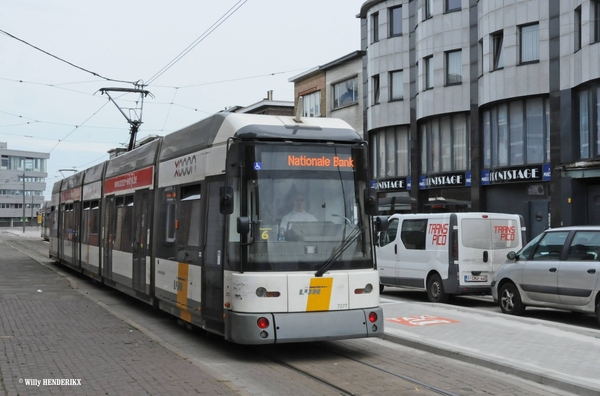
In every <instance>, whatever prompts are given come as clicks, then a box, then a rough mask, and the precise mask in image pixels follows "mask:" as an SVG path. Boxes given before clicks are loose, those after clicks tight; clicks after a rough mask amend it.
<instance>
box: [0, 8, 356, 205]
mask: <svg viewBox="0 0 600 396" xmlns="http://www.w3.org/2000/svg"><path fill="white" fill-rule="evenodd" d="M364 1H365V0H303V1H301V2H298V1H290V0H239V1H238V0H219V1H210V2H209V1H198V0H196V1H193V0H171V1H169V2H166V1H165V2H148V1H142V0H125V1H123V0H120V1H116V0H105V1H102V2H89V1H81V0H3V1H2V5H1V6H0V30H2V31H4V32H6V33H9V34H10V35H12V36H14V37H10V36H8V35H6V34H4V33H2V32H0V54H1V56H0V65H1V67H0V141H2V142H7V143H8V148H9V149H15V150H31V151H38V152H50V160H49V161H48V178H47V188H46V191H47V192H46V197H45V198H46V199H49V198H50V191H51V189H52V185H53V183H54V182H56V181H57V180H59V179H60V178H62V176H61V173H60V172H59V169H72V168H75V169H77V170H84V169H86V168H88V167H90V166H92V165H95V164H97V163H99V162H102V161H104V160H106V159H108V154H107V153H106V152H107V151H108V150H109V149H111V148H115V147H123V146H125V147H126V145H127V142H128V141H129V124H128V123H127V120H126V118H125V117H124V116H123V114H121V112H120V111H119V109H118V108H117V106H116V105H115V104H113V103H112V102H110V101H109V100H108V96H107V95H102V94H101V93H100V92H99V90H100V89H101V88H114V87H118V88H133V87H134V85H133V84H131V83H130V82H136V81H141V82H143V83H144V84H148V86H146V87H145V88H144V89H146V90H148V91H150V93H151V94H152V96H147V97H145V98H144V106H143V112H142V114H141V115H142V122H143V124H142V125H141V127H140V131H139V133H138V139H140V138H144V137H145V136H148V135H165V134H168V133H170V132H173V131H176V130H178V129H180V128H183V127H185V126H187V125H190V124H192V123H195V122H197V121H199V120H201V119H203V118H206V117H207V116H209V115H210V114H213V113H215V112H218V111H220V110H223V109H225V108H226V107H230V106H236V105H240V106H248V105H251V104H253V103H256V102H259V101H260V100H262V99H263V98H265V97H266V95H267V91H269V90H273V99H274V100H287V101H292V100H293V92H294V89H293V88H294V87H293V84H292V83H290V82H288V79H289V78H290V77H293V76H296V75H298V74H300V73H302V72H303V71H306V70H308V69H310V68H312V67H314V66H318V65H323V64H325V63H328V62H330V61H332V60H335V59H337V58H339V57H341V56H344V55H346V54H349V53H350V52H353V51H356V50H359V49H360V20H359V19H358V18H356V15H357V14H358V13H359V11H360V6H361V5H362V4H363V3H364ZM150 4H152V5H150ZM157 4H163V5H161V6H158V5H157ZM20 40H22V41H20ZM194 44H195V46H194V47H193V48H191V47H190V46H193V45H194ZM32 46H34V47H37V49H36V48H33V47H32ZM187 50H189V52H187V53H185V52H186V51H187ZM42 51H45V52H46V53H44V52H42ZM178 57H179V58H178ZM57 58H59V59H57ZM177 59H179V60H177ZM176 60H177V61H176ZM173 61H176V62H173ZM66 62H69V63H70V64H68V63H66ZM169 66H170V67H169ZM165 67H166V68H165ZM93 73H95V75H94V74H93ZM115 80H116V81H115ZM119 81H124V82H119ZM111 96H113V98H119V99H118V100H117V101H118V103H119V104H120V105H121V106H123V107H124V108H125V110H124V111H125V112H126V114H127V116H128V117H130V118H131V119H136V118H138V117H139V112H136V113H130V111H129V110H127V108H137V107H139V98H140V96H139V95H137V94H132V93H129V94H126V95H125V94H123V93H114V92H113V93H111ZM136 101H137V102H136ZM63 174H64V175H65V176H66V175H70V174H72V172H63Z"/></svg>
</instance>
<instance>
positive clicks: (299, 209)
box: [278, 193, 318, 241]
mask: <svg viewBox="0 0 600 396" xmlns="http://www.w3.org/2000/svg"><path fill="white" fill-rule="evenodd" d="M292 204H293V208H292V210H291V211H290V212H289V213H288V214H286V215H285V216H283V218H282V219H281V224H280V225H279V238H278V239H279V240H280V241H285V233H286V231H287V230H288V226H289V223H292V222H295V221H318V220H317V218H316V217H315V216H313V215H312V214H310V213H308V212H307V211H306V210H304V194H302V193H297V194H295V195H294V196H293V202H292Z"/></svg>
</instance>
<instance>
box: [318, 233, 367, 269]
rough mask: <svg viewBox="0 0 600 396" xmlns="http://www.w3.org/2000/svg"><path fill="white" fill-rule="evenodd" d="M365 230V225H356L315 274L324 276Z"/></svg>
mask: <svg viewBox="0 0 600 396" xmlns="http://www.w3.org/2000/svg"><path fill="white" fill-rule="evenodd" d="M364 231H365V227H356V228H355V229H354V230H352V232H351V233H350V234H348V236H347V237H346V239H344V240H343V241H342V243H341V244H340V246H338V247H337V249H335V250H334V251H333V253H332V254H331V257H329V258H328V259H327V261H325V262H324V263H323V265H322V266H321V268H319V269H318V270H317V272H315V276H316V277H318V278H319V277H321V276H323V274H324V273H325V272H327V270H328V269H329V267H331V265H333V263H335V262H336V261H337V259H338V258H340V256H341V255H342V253H344V252H345V251H346V249H348V248H349V247H350V245H352V244H353V243H354V242H355V241H356V240H357V239H358V237H359V236H361V235H362V233H363V232H364Z"/></svg>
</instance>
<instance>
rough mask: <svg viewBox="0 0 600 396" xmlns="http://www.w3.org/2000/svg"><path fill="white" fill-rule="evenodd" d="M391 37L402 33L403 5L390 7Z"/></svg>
mask: <svg viewBox="0 0 600 396" xmlns="http://www.w3.org/2000/svg"><path fill="white" fill-rule="evenodd" d="M389 26H390V37H394V36H401V35H402V6H400V7H394V8H390V13H389Z"/></svg>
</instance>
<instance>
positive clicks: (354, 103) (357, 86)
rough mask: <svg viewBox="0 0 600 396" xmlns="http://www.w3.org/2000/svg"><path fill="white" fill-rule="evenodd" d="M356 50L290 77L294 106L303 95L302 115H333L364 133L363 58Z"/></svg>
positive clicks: (361, 133) (362, 54) (361, 53)
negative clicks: (292, 84) (292, 86)
mask: <svg viewBox="0 0 600 396" xmlns="http://www.w3.org/2000/svg"><path fill="white" fill-rule="evenodd" d="M364 55H365V53H364V52H363V51H354V52H351V53H349V54H347V55H344V56H342V57H340V58H338V59H335V60H333V61H331V62H328V63H326V64H324V65H320V66H315V67H313V68H311V69H309V70H307V71H305V72H303V73H300V74H298V75H296V76H294V77H291V78H290V79H289V80H288V81H290V82H292V83H294V106H295V107H296V108H297V106H298V98H299V97H302V101H303V106H302V116H303V117H334V118H341V119H342V120H344V121H346V122H348V123H349V124H350V125H351V126H352V127H353V128H354V129H355V130H356V131H358V133H359V134H360V135H363V94H362V87H361V85H362V62H363V57H364Z"/></svg>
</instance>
